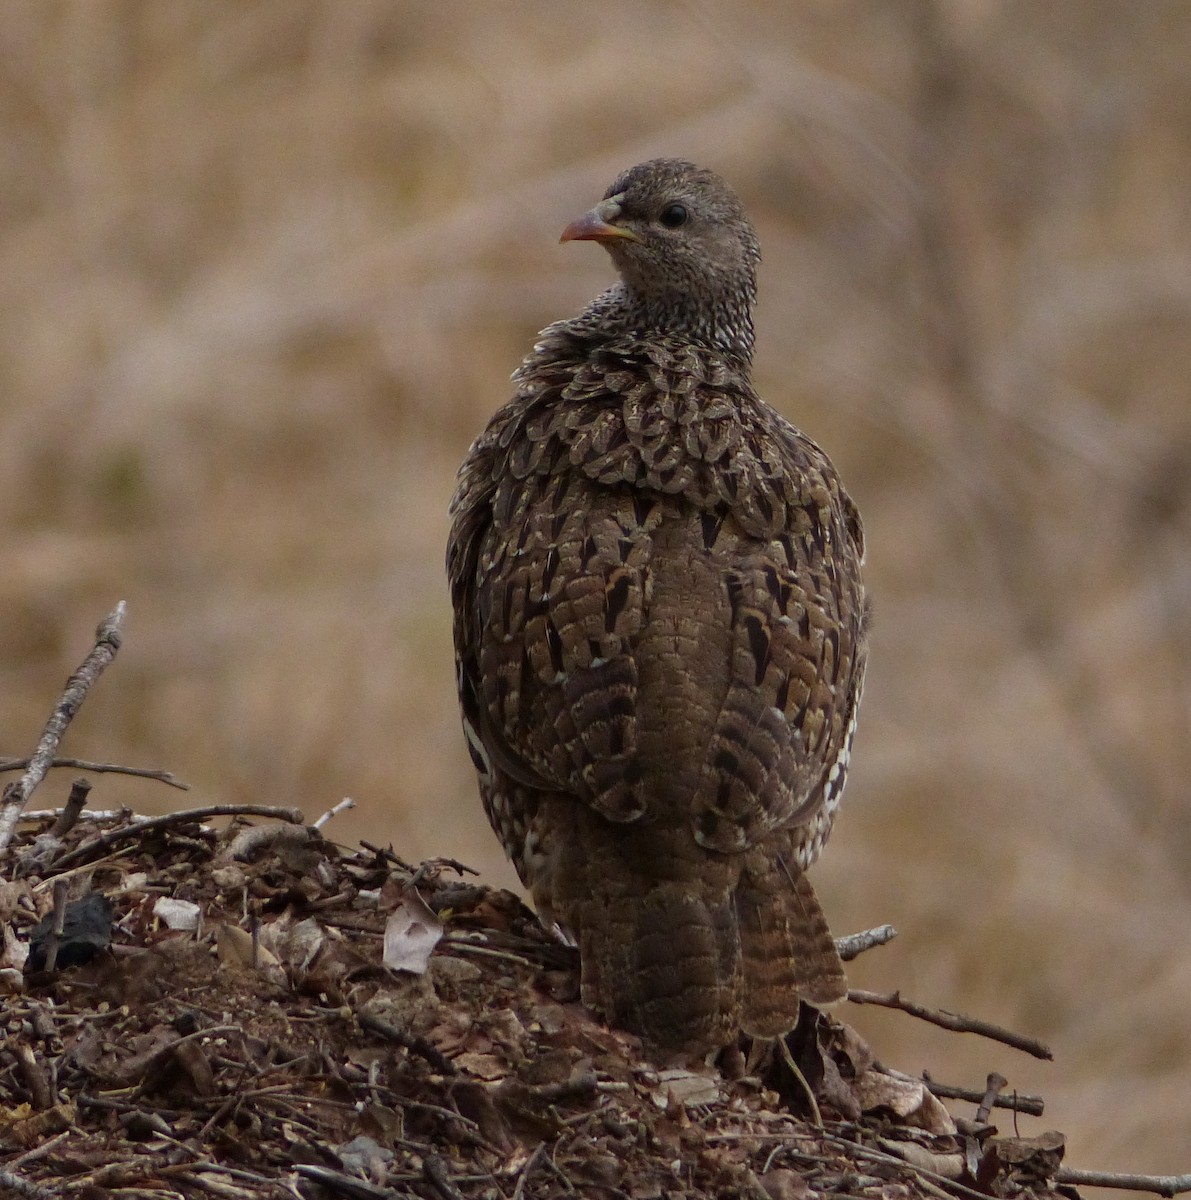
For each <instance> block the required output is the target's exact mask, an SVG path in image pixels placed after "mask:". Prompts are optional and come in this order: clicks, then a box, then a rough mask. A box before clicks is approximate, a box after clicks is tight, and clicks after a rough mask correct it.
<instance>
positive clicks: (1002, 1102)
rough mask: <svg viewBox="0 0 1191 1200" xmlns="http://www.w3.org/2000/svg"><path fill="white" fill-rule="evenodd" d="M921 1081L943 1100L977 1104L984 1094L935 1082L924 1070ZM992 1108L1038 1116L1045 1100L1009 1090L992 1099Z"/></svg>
mask: <svg viewBox="0 0 1191 1200" xmlns="http://www.w3.org/2000/svg"><path fill="white" fill-rule="evenodd" d="M922 1082H923V1083H925V1084H926V1087H927V1091H929V1092H930V1093H931V1094H932V1095H934V1096H939V1097H941V1098H942V1099H944V1100H967V1101H968V1102H969V1103H970V1104H979V1103H980V1102H981V1101H982V1100H983V1099H984V1096H985V1094H986V1093H984V1092H978V1091H976V1089H975V1088H965V1087H957V1086H956V1085H955V1084H951V1083H936V1082H935V1081H934V1080H933V1079H931V1077H930V1076H929V1075H928V1074H927V1073H926V1072H925V1071H924V1072H923V1074H922ZM993 1108H1008V1109H1012V1111H1013V1112H1020V1113H1025V1114H1026V1115H1027V1116H1030V1117H1040V1116H1042V1114H1043V1112H1045V1111H1046V1102H1045V1101H1044V1100H1043V1099H1042V1097H1041V1096H1024V1095H1022V1094H1021V1093H1020V1092H1010V1093H1009V1095H1007V1096H1002V1095H998V1096H997V1098H996V1099H995V1100H994V1101H993Z"/></svg>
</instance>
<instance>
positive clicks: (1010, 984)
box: [0, 0, 1191, 1171]
mask: <svg viewBox="0 0 1191 1200" xmlns="http://www.w3.org/2000/svg"><path fill="white" fill-rule="evenodd" d="M1188 62H1191V9H1189V8H1188V7H1187V6H1186V5H1185V4H1183V3H1180V2H1179V0H1151V2H1147V3H1145V4H1137V5H1134V4H1125V3H1115V4H1114V3H1108V2H1106V0H1060V2H1057V3H1049V4H1045V5H1042V4H1036V3H1028V2H1026V0H1017V2H1012V0H1006V2H996V0H944V2H940V3H939V4H937V5H931V4H928V3H927V2H926V0H921V2H917V0H915V2H911V0H896V2H889V0H870V2H869V3H859V2H854V0H807V2H804V3H800V4H798V5H790V4H782V3H777V2H773V3H764V2H762V0H757V2H756V3H733V4H721V5H713V4H710V3H707V4H698V3H690V4H670V3H657V4H654V5H650V6H644V5H640V4H629V3H626V2H623V0H605V3H603V4H600V5H592V4H590V3H587V4H579V3H572V2H571V0H555V2H553V3H549V4H547V3H536V4H535V3H530V2H529V0H522V2H519V3H507V4H498V3H491V2H484V0H460V2H458V3H451V4H446V3H442V2H441V0H436V2H433V3H422V2H421V0H400V2H397V0H352V2H351V3H350V4H342V3H332V2H331V0H322V2H315V0H309V2H299V0H256V2H254V3H251V4H245V3H242V2H241V0H210V2H208V3H204V4H195V3H188V2H186V0H126V2H122V3H121V2H117V0H75V2H73V3H58V2H52V0H14V2H12V3H9V4H7V5H6V6H5V9H4V20H3V21H2V22H0V312H2V313H3V319H2V320H0V414H2V416H3V426H2V428H3V436H2V437H0V472H2V476H3V479H4V496H5V501H4V505H3V511H2V516H0V520H2V525H0V528H2V529H3V545H4V555H3V562H4V570H3V573H2V575H0V612H2V613H3V621H2V622H0V673H2V674H0V682H2V686H0V751H2V752H5V753H17V752H21V751H23V750H24V749H26V748H27V747H28V746H29V745H30V744H31V743H32V741H33V740H34V739H35V737H36V734H37V731H38V730H39V729H40V727H41V722H42V720H43V718H44V709H45V705H46V701H47V698H48V697H52V696H53V695H56V693H57V689H58V687H59V686H60V684H61V680H62V678H63V677H64V675H65V673H66V672H67V671H68V670H69V669H70V668H71V667H73V665H74V664H75V663H76V662H77V661H78V660H79V658H80V657H81V655H82V654H83V653H84V652H85V650H86V648H87V646H88V645H89V644H90V643H89V639H90V636H91V631H92V629H93V627H94V625H95V622H96V621H97V620H98V618H99V617H100V616H102V615H103V614H104V613H105V612H107V611H108V610H109V609H110V608H111V607H112V605H113V603H114V602H115V601H116V600H117V599H119V598H125V599H127V601H128V604H129V619H128V626H127V637H128V641H127V644H126V647H125V649H124V650H123V651H122V652H121V658H120V661H119V664H118V665H117V666H116V667H115V668H114V669H113V671H112V672H111V673H110V674H109V675H108V676H107V677H105V679H104V680H103V682H102V683H101V685H100V686H99V688H98V689H97V690H96V691H95V693H94V695H93V696H92V697H91V699H90V700H89V701H88V706H87V709H86V710H85V711H84V713H83V715H82V717H81V718H80V720H79V722H78V723H77V725H76V726H75V727H74V728H72V730H71V734H70V737H69V739H68V743H67V746H66V749H67V750H68V752H70V753H73V754H76V755H79V756H88V755H90V756H93V757H118V758H120V759H122V760H124V761H127V762H131V763H135V764H138V765H159V766H165V767H168V768H170V769H171V770H174V771H176V772H177V773H178V774H179V775H181V776H182V777H183V778H187V779H188V780H189V781H190V782H191V783H192V784H193V785H194V787H195V789H196V791H197V793H198V796H199V799H200V801H203V800H210V799H220V800H255V801H261V802H270V803H284V804H299V805H301V806H302V807H304V808H305V809H306V811H307V812H308V813H309V814H311V815H313V814H315V813H317V812H319V811H321V810H322V809H324V808H326V807H329V806H330V805H331V804H333V803H334V802H336V801H337V800H338V799H339V798H340V797H341V796H342V795H344V794H350V795H352V796H354V797H355V798H356V799H357V800H358V801H359V802H360V805H361V808H360V810H359V811H358V814H357V816H356V824H355V825H354V826H352V825H351V824H350V821H348V820H347V819H341V822H339V823H337V824H338V826H339V827H338V828H336V830H335V832H336V834H337V836H339V837H341V838H344V839H349V838H353V837H357V836H361V835H363V836H369V837H371V838H374V839H382V840H391V841H392V843H393V844H394V846H395V847H396V848H397V849H398V850H399V851H400V853H401V854H402V855H403V856H405V857H406V858H408V859H414V860H416V859H418V858H420V857H422V856H424V855H429V854H436V853H437V854H448V855H452V856H455V857H458V858H461V859H464V860H466V861H469V862H471V863H473V864H474V865H477V866H480V867H482V868H483V870H484V874H485V877H486V878H487V879H488V880H489V881H494V882H497V881H504V882H511V881H512V875H511V872H510V871H509V869H508V868H507V866H505V864H504V863H503V860H502V857H501V855H500V852H499V850H498V848H497V846H496V843H495V840H494V839H493V838H492V837H491V835H490V834H489V832H488V830H487V827H486V824H485V822H484V819H483V816H482V814H481V812H480V810H479V806H478V803H477V800H476V792H475V786H474V781H473V779H472V774H471V768H470V765H469V763H468V760H467V756H466V754H465V752H464V749H463V742H462V738H461V736H460V733H459V729H458V722H457V717H456V712H455V702H454V696H453V681H452V668H451V661H450V660H451V652H450V632H449V612H448V605H447V599H446V591H445V584H444V580H443V571H442V564H441V557H442V547H443V543H444V540H445V535H446V516H445V509H446V504H447V500H448V497H449V495H450V491H451V487H452V482H453V474H454V469H455V466H456V465H457V463H458V462H459V460H460V459H461V458H462V455H463V452H464V450H465V448H466V446H467V444H468V441H469V439H470V438H471V437H472V436H474V434H475V433H476V432H477V431H478V430H479V429H480V427H481V425H482V423H483V422H484V421H485V420H486V418H487V415H488V414H489V413H490V412H491V411H492V410H493V409H494V408H495V407H496V406H497V404H498V403H500V402H501V401H502V400H503V398H504V397H505V394H506V379H507V376H508V374H509V372H510V370H511V369H512V368H513V367H514V366H515V365H516V362H517V360H518V359H519V357H520V355H521V354H522V353H523V352H524V351H525V349H526V348H527V347H528V345H529V343H530V339H531V338H532V336H533V334H534V332H535V331H536V330H537V329H538V328H539V327H540V326H541V325H543V324H544V323H546V322H547V321H549V320H551V319H553V318H555V317H557V316H561V315H563V314H565V313H567V312H570V311H573V310H575V309H576V308H577V307H578V306H580V305H581V304H582V303H583V302H584V301H585V300H586V299H587V298H588V296H589V295H591V294H592V293H593V292H594V291H595V290H596V289H597V288H599V287H600V286H602V285H603V284H604V283H605V282H606V281H607V280H608V278H609V275H610V268H609V264H608V263H607V261H606V260H605V258H604V256H603V255H602V254H600V253H599V252H598V251H596V250H595V249H594V248H590V247H576V246H565V247H560V246H557V245H556V244H555V239H556V237H557V233H558V231H559V230H560V229H561V228H562V226H563V224H565V223H566V221H567V220H569V219H570V218H571V217H572V216H574V215H575V214H577V213H578V212H580V211H582V210H583V209H584V208H586V207H588V206H589V205H590V203H591V202H592V200H593V198H594V197H596V196H598V195H599V194H602V191H603V188H604V187H605V185H606V184H607V182H609V181H610V179H611V178H612V176H613V175H614V174H615V173H616V171H618V170H619V169H620V168H622V167H624V166H626V165H628V164H630V163H632V162H634V161H636V160H638V159H641V158H645V157H648V156H650V155H652V154H655V153H666V154H678V155H683V156H686V157H690V158H693V159H696V160H698V161H701V162H705V163H707V164H708V165H709V166H713V167H715V168H716V169H717V170H719V171H720V172H721V173H723V174H724V175H725V176H727V177H728V178H729V179H730V180H731V181H732V182H733V183H734V184H735V185H736V186H737V187H738V189H739V190H740V192H741V193H742V195H743V196H744V198H745V200H746V202H747V204H748V206H749V208H750V210H751V212H752V213H753V215H754V217H755V218H756V220H757V223H758V226H759V229H760V232H761V236H762V243H763V247H764V251H765V262H764V264H763V268H762V276H761V287H762V308H761V311H760V314H759V362H758V370H759V375H760V385H761V388H762V391H763V394H765V395H766V396H767V397H768V398H769V399H770V400H771V401H772V402H773V403H774V404H776V405H777V406H778V407H779V408H781V409H782V410H783V411H784V412H785V413H787V414H788V415H789V416H790V417H791V418H792V419H793V420H795V421H796V422H797V423H798V424H799V425H801V426H802V427H803V428H805V429H807V430H808V431H809V432H810V433H812V434H813V435H814V436H815V437H816V438H817V439H818V440H820V441H821V442H822V443H823V444H824V445H825V446H826V447H827V448H828V450H829V451H830V452H831V454H832V456H833V458H834V459H835V461H836V463H837V465H838V466H839V467H840V469H841V471H842V473H843V476H844V478H845V480H846V482H847V484H848V487H849V490H850V491H851V492H852V494H853V495H854V496H855V497H856V498H857V500H858V502H859V503H860V505H861V508H862V511H863V512H864V514H865V517H866V521H867V528H868V534H869V545H870V551H869V565H868V579H869V582H870V584H871V587H872V591H873V593H874V595H875V597H876V604H877V612H876V629H875V635H874V643H873V648H872V665H871V671H870V683H869V689H868V693H867V696H866V700H865V706H864V710H863V713H862V723H861V731H860V735H859V738H858V742H857V747H856V753H855V756H854V760H853V773H852V779H851V782H850V785H849V795H848V800H847V803H846V804H845V811H844V816H843V819H842V822H841V825H840V827H839V829H838V830H837V832H836V835H835V837H834V839H833V842H832V844H831V846H830V848H829V850H828V852H827V854H826V855H825V858H824V861H823V863H822V864H821V866H820V867H819V868H818V869H817V871H816V886H817V888H818V890H819V892H820V895H821V896H822V898H823V900H824V905H825V907H826V909H827V911H828V912H829V913H830V914H831V915H832V921H833V925H834V927H835V928H836V931H837V932H846V931H848V930H851V929H858V928H863V927H866V926H869V925H873V924H876V923H879V922H881V921H887V920H888V921H892V922H893V923H894V924H896V925H897V926H898V927H899V928H900V929H901V930H902V936H901V938H900V939H899V940H898V941H897V942H895V943H894V944H893V946H891V947H890V948H889V949H887V950H882V951H876V952H874V953H872V954H869V955H867V956H865V959H863V960H861V961H860V962H859V963H858V964H857V965H856V967H855V969H854V972H853V974H854V976H855V982H856V983H857V984H858V985H859V986H866V987H872V988H877V989H888V988H890V987H895V986H900V987H901V988H902V989H903V990H904V991H905V992H906V993H907V994H911V995H914V996H915V997H916V998H919V999H922V1000H923V1001H926V1002H928V1003H934V1004H943V1005H948V1006H954V1007H964V1008H968V1009H971V1010H974V1011H978V1012H980V1013H981V1014H982V1015H984V1016H987V1017H989V1018H990V1019H994V1020H998V1021H1001V1022H1002V1023H1005V1024H1009V1025H1011V1026H1014V1027H1017V1028H1021V1029H1024V1030H1028V1031H1029V1032H1031V1033H1033V1034H1035V1035H1037V1036H1039V1037H1042V1038H1043V1039H1045V1040H1047V1041H1049V1042H1051V1043H1052V1044H1053V1045H1054V1046H1055V1048H1056V1051H1057V1055H1058V1062H1057V1064H1056V1065H1054V1066H1046V1067H1042V1066H1038V1065H1036V1064H1034V1063H1032V1062H1025V1061H1023V1062H1021V1063H1020V1064H1015V1063H1013V1062H1010V1063H1008V1064H1007V1063H1006V1061H1005V1060H1006V1058H1007V1054H1006V1053H1004V1052H997V1053H994V1052H993V1051H992V1050H990V1048H989V1047H988V1046H987V1045H984V1044H981V1043H978V1042H975V1041H973V1042H972V1043H971V1045H970V1046H965V1044H964V1043H963V1042H962V1040H961V1039H957V1038H955V1037H954V1036H951V1037H946V1038H935V1037H934V1036H932V1034H931V1033H930V1032H929V1031H925V1030H924V1029H919V1028H915V1027H913V1026H914V1024H915V1023H913V1022H910V1021H908V1020H906V1019H905V1018H904V1017H903V1018H899V1016H898V1015H897V1014H881V1013H877V1012H875V1011H873V1010H870V1009H865V1010H856V1011H855V1012H853V1013H851V1014H850V1019H854V1021H855V1023H856V1024H857V1025H858V1026H859V1027H860V1028H862V1029H864V1030H865V1031H866V1032H867V1033H868V1034H869V1036H870V1037H871V1039H872V1040H873V1042H874V1044H875V1045H876V1047H877V1048H878V1052H879V1053H880V1054H881V1056H882V1058H883V1059H885V1060H886V1061H888V1062H891V1063H895V1064H896V1065H898V1066H900V1067H902V1068H904V1069H908V1070H913V1069H916V1068H918V1067H920V1066H922V1065H930V1066H931V1067H932V1068H933V1069H934V1071H935V1073H936V1074H937V1075H938V1076H939V1077H943V1076H944V1075H946V1076H949V1077H950V1078H952V1079H954V1080H955V1081H957V1082H968V1083H972V1082H976V1083H979V1082H981V1081H982V1080H983V1078H984V1074H985V1073H986V1072H987V1071H988V1070H990V1069H994V1068H995V1069H1000V1070H1001V1071H1003V1072H1005V1073H1006V1074H1011V1073H1012V1072H1013V1071H1015V1070H1017V1071H1019V1073H1018V1074H1017V1076H1016V1077H1015V1078H1012V1079H1011V1083H1012V1084H1014V1085H1017V1086H1019V1087H1020V1088H1022V1089H1023V1090H1027V1091H1041V1092H1043V1093H1044V1094H1045V1095H1046V1096H1047V1097H1048V1100H1049V1102H1050V1103H1049V1108H1048V1111H1047V1115H1046V1117H1045V1118H1044V1119H1043V1124H1045V1125H1049V1126H1053V1127H1057V1128H1061V1129H1064V1130H1065V1131H1067V1133H1068V1134H1069V1135H1070V1145H1071V1152H1072V1156H1073V1158H1074V1159H1077V1160H1078V1162H1079V1163H1080V1165H1082V1166H1087V1167H1093V1166H1103V1167H1115V1168H1118V1169H1124V1168H1135V1169H1138V1170H1148V1171H1176V1170H1185V1169H1186V1168H1187V1165H1188V1164H1187V1146H1188V1145H1191V1111H1189V1110H1191V1105H1189V1104H1188V1100H1187V1097H1188V1096H1191V1025H1189V1023H1188V1021H1187V1016H1186V1006H1187V996H1188V994H1189V993H1191V952H1189V950H1188V936H1187V932H1186V931H1187V929H1188V928H1189V927H1191V870H1189V868H1188V865H1187V864H1188V862H1189V861H1191V801H1189V800H1188V793H1187V784H1186V781H1187V779H1188V778H1189V777H1191V721H1189V715H1191V565H1189V564H1191V554H1189V553H1188V547H1189V545H1191V504H1189V501H1191V406H1189V404H1188V397H1187V390H1188V382H1187V381H1188V379H1191V201H1189V200H1188V195H1189V192H1188V180H1189V179H1191V72H1189V71H1188V68H1187V64H1188ZM67 780H68V777H64V778H62V779H60V780H58V781H57V782H56V783H55V784H52V785H49V786H47V788H46V789H45V791H43V792H42V793H39V802H43V801H46V800H49V799H52V798H53V796H52V792H53V789H54V788H56V789H57V791H58V794H59V796H61V795H64V794H65V790H66V787H67ZM121 801H126V802H128V803H131V804H133V805H135V806H136V807H138V808H141V809H145V810H148V809H150V808H152V807H153V806H155V805H157V806H161V805H165V804H167V803H171V802H172V797H171V796H170V795H168V794H166V795H162V794H161V789H160V788H159V787H157V786H155V785H153V784H149V783H144V784H139V783H134V782H127V781H119V782H117V781H115V780H114V779H112V777H104V778H101V779H100V780H99V781H98V782H97V786H96V789H95V792H94V793H93V803H95V804H97V805H99V806H105V807H106V806H110V805H113V804H115V803H118V802H121ZM1036 1127H1037V1126H1036V1124H1031V1123H1030V1122H1023V1132H1025V1131H1029V1130H1032V1129H1034V1128H1036Z"/></svg>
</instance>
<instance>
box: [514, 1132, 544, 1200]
mask: <svg viewBox="0 0 1191 1200" xmlns="http://www.w3.org/2000/svg"><path fill="white" fill-rule="evenodd" d="M545 1153H546V1143H545V1142H538V1144H537V1145H536V1146H535V1147H534V1151H533V1153H532V1154H531V1155H530V1156H529V1161H528V1162H527V1163H526V1164H525V1166H523V1167H522V1168H521V1176H520V1178H519V1179H518V1180H517V1187H516V1189H515V1190H514V1192H513V1200H523V1198H524V1196H525V1185H526V1183H527V1182H528V1181H529V1177H530V1175H531V1174H532V1172H533V1169H534V1167H536V1166H537V1165H538V1159H540V1158H541V1157H542V1155H543V1154H545Z"/></svg>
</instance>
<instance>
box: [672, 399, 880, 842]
mask: <svg viewBox="0 0 1191 1200" xmlns="http://www.w3.org/2000/svg"><path fill="white" fill-rule="evenodd" d="M772 432H773V433H774V435H775V439H776V444H778V445H779V447H780V448H781V451H782V454H783V456H784V457H786V458H787V459H788V461H787V464H786V471H785V473H786V476H787V478H788V479H789V480H790V481H791V486H790V489H789V492H788V495H787V497H786V500H787V503H786V509H787V512H786V528H785V529H784V530H783V531H782V532H780V533H779V534H777V535H776V536H774V537H772V538H770V539H768V540H762V539H757V538H752V539H738V540H737V542H736V544H735V546H734V547H733V546H731V545H728V546H724V547H723V548H722V553H723V555H724V561H725V563H726V566H725V570H724V572H723V576H722V584H723V588H724V590H725V592H726V597H727V604H726V605H725V617H726V620H728V621H729V623H730V625H731V629H732V637H733V646H732V653H731V658H730V662H729V664H728V666H727V671H728V676H729V677H728V680H727V689H726V693H725V695H724V701H723V704H722V707H721V709H720V712H719V716H718V718H717V720H716V724H715V730H714V733H713V734H712V737H711V739H710V742H709V744H708V746H707V753H706V756H705V759H704V763H703V768H702V776H701V779H700V783H699V786H698V789H697V791H696V794H695V796H694V800H693V804H692V811H691V818H692V822H693V826H694V830H695V836H696V839H697V840H698V841H699V842H700V844H702V845H704V846H706V847H708V848H709V849H713V850H719V851H723V852H730V851H735V850H740V849H743V848H744V847H746V846H749V845H753V844H755V843H756V842H757V841H759V840H760V839H761V838H763V837H764V836H765V835H766V834H767V833H769V832H771V831H772V830H774V829H777V828H781V827H789V826H793V825H799V824H804V823H806V822H809V821H811V820H813V819H814V818H816V817H817V816H818V815H819V814H820V813H821V812H823V810H824V809H826V810H827V811H828V814H829V815H830V813H831V812H832V811H833V810H834V806H835V804H836V803H838V799H839V795H840V793H841V792H842V789H843V783H844V774H845V772H846V770H847V764H848V757H849V753H850V748H851V737H852V732H853V730H854V728H855V715H856V707H857V705H858V703H859V699H860V690H861V687H862V683H863V676H864V644H865V626H866V624H867V610H866V601H865V598H864V591H863V587H862V584H861V580H860V574H859V567H860V561H861V554H862V550H863V535H862V532H861V528H860V523H859V517H858V516H857V513H856V508H855V505H853V504H852V502H851V500H850V499H849V498H848V497H847V494H846V493H845V492H844V491H843V489H842V488H841V487H840V485H839V482H838V479H837V478H836V476H835V472H834V469H833V468H832V467H831V465H830V463H829V462H828V460H827V458H826V456H825V455H824V454H823V453H822V451H821V450H819V448H818V447H817V446H815V445H814V443H813V442H810V441H809V440H808V439H806V438H805V437H804V436H803V435H802V434H800V433H798V431H796V430H794V429H793V428H792V427H790V426H788V425H786V423H785V422H781V421H778V422H775V423H774V426H773V430H772ZM722 536H725V537H726V536H727V534H725V535H722ZM812 856H813V855H812Z"/></svg>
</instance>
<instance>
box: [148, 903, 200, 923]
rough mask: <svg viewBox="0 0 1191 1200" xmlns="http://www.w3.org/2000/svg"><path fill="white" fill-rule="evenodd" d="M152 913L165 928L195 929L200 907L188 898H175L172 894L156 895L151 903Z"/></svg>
mask: <svg viewBox="0 0 1191 1200" xmlns="http://www.w3.org/2000/svg"><path fill="white" fill-rule="evenodd" d="M153 915H154V916H155V917H156V918H157V919H158V920H159V921H160V922H161V923H162V924H163V925H164V926H165V927H166V928H167V929H190V930H193V929H197V928H198V925H199V917H200V916H201V915H202V909H200V908H199V906H198V905H197V904H192V903H191V902H190V901H189V900H176V899H175V898H174V897H173V896H158V897H157V902H156V903H155V904H154V905H153Z"/></svg>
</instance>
